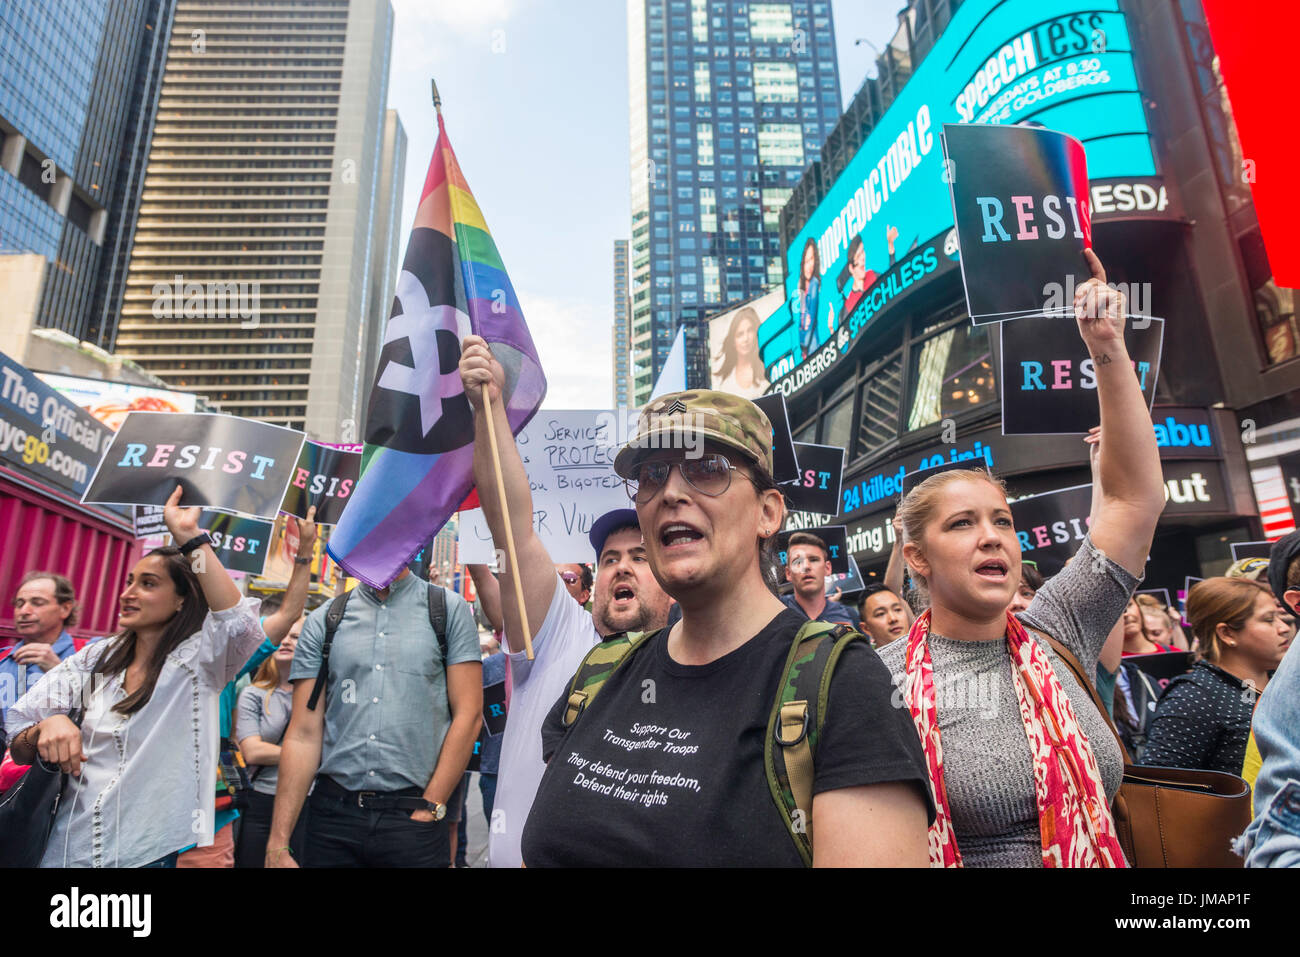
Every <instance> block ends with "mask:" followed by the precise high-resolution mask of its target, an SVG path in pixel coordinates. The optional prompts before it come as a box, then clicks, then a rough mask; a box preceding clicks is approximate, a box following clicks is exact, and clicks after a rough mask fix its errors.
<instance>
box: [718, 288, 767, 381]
mask: <svg viewBox="0 0 1300 957" xmlns="http://www.w3.org/2000/svg"><path fill="white" fill-rule="evenodd" d="M743 320H748V321H750V322H752V323H753V324H754V342H755V349H754V354H753V355H752V356H751V357H750V359H749V365H750V368H751V369H752V370H753V373H754V381H755V382H758V381H760V380H763V381H765V380H766V378H767V370H765V369H764V368H763V360H762V357H760V356H759V354H758V348H757V343H758V313H756V312H755V311H754V310H753V309H752V308H751V307H749V306H745V307H744V308H742V309H739V310H737V312H736V314H735V315H734V316H733V317H732V319H731V325H729V326H728V327H727V337H726V338H725V339H723V340H722V353H721V354H720V355H715V356H714V357H713V359H714V361H715V362H717V361H719V360H721V362H722V365H721V366H719V367H718V368H717V369H715V370H714V373H713V375H714V378H715V379H717V380H718V381H721V380H723V379H725V378H727V376H729V375H731V373H732V370H733V369H735V368H736V366H737V365H738V364H739V362H740V354H739V353H738V352H736V327H737V326H738V325H740V323H741V322H742V321H743Z"/></svg>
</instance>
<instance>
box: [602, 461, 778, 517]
mask: <svg viewBox="0 0 1300 957" xmlns="http://www.w3.org/2000/svg"><path fill="white" fill-rule="evenodd" d="M674 466H676V467H677V469H678V470H679V471H680V472H681V473H682V478H683V479H685V480H686V484H687V485H689V486H690V487H691V488H693V489H695V490H696V491H697V492H700V493H702V494H704V495H710V496H716V495H721V494H722V493H723V492H725V491H726V490H727V489H729V488H730V487H731V473H732V472H740V470H739V469H738V468H736V467H735V466H734V465H732V464H731V461H730V460H729V459H728V458H727V457H726V456H725V455H722V454H721V453H719V452H706V453H705V454H703V455H701V456H698V457H697V458H683V459H677V460H675V461H664V460H657V461H654V462H642V463H641V464H640V465H638V466H637V467H636V470H635V471H634V472H633V473H632V475H631V476H630V477H629V478H625V479H624V480H623V484H624V485H625V486H626V487H627V495H628V498H630V499H632V501H634V502H636V503H637V504H638V505H644V504H646V503H647V502H649V501H650V500H651V499H653V498H654V497H655V496H656V495H658V494H659V490H660V489H661V488H663V487H664V486H665V485H667V484H668V475H669V473H671V472H672V470H673V467H674ZM740 474H741V475H745V473H744V472H740ZM745 478H749V476H747V475H745ZM751 481H753V480H752V479H751Z"/></svg>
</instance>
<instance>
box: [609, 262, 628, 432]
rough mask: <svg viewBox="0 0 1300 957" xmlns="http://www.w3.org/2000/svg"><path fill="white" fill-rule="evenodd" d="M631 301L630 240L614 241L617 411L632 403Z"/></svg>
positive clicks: (615, 391) (615, 401)
mask: <svg viewBox="0 0 1300 957" xmlns="http://www.w3.org/2000/svg"><path fill="white" fill-rule="evenodd" d="M631 305H632V303H631V300H630V299H629V298H628V295H627V240H626V239H616V240H614V331H613V338H614V350H613V352H614V408H616V409H626V408H629V407H630V406H631V402H632V377H631V366H630V365H629V363H628V357H629V353H628V346H629V345H630V343H631V341H632V339H631V335H632V325H631V322H630V319H631Z"/></svg>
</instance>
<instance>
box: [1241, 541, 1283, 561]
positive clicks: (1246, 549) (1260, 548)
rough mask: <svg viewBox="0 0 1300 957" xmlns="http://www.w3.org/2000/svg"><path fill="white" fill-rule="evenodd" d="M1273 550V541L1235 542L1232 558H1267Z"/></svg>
mask: <svg viewBox="0 0 1300 957" xmlns="http://www.w3.org/2000/svg"><path fill="white" fill-rule="evenodd" d="M1272 551H1273V543H1272V542H1233V543H1232V560H1233V561H1234V562H1239V561H1241V560H1242V559H1243V558H1264V559H1267V558H1268V557H1269V555H1270V554H1271V553H1272Z"/></svg>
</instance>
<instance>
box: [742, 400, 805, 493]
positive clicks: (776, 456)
mask: <svg viewBox="0 0 1300 957" xmlns="http://www.w3.org/2000/svg"><path fill="white" fill-rule="evenodd" d="M753 401H754V405H756V406H758V407H759V408H760V409H762V410H763V414H764V415H766V416H767V418H768V421H770V422H771V423H772V478H773V480H774V481H777V482H793V481H795V480H796V479H797V478H798V477H799V460H798V458H797V457H796V456H795V451H794V440H793V439H792V438H790V416H789V414H788V413H787V412H786V408H785V396H784V395H783V394H782V393H780V392H773V393H772V394H771V395H761V396H759V397H758V398H757V399H754V400H753Z"/></svg>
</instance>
